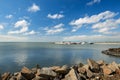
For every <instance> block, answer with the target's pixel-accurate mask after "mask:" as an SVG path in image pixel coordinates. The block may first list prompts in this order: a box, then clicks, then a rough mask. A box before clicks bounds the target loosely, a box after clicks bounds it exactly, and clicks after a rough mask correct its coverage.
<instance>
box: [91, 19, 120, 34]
mask: <svg viewBox="0 0 120 80" xmlns="http://www.w3.org/2000/svg"><path fill="white" fill-rule="evenodd" d="M119 25H120V19H117V20H115V19H108V20H106V21H104V22H98V23H96V24H94V25H93V26H92V28H93V29H94V31H96V32H99V33H103V34H110V33H113V32H112V31H111V30H114V29H116V28H118V27H119Z"/></svg>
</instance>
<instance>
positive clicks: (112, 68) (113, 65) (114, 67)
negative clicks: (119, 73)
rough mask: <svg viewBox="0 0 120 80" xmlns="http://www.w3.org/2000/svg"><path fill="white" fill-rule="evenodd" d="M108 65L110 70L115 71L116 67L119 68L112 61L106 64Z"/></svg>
mask: <svg viewBox="0 0 120 80" xmlns="http://www.w3.org/2000/svg"><path fill="white" fill-rule="evenodd" d="M108 67H109V68H110V69H111V70H112V71H114V72H115V71H116V70H117V69H119V67H118V65H117V63H115V62H112V63H111V64H108Z"/></svg>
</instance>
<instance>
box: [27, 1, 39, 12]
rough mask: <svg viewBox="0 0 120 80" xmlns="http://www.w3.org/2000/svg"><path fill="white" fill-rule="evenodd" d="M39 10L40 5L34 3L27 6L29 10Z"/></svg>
mask: <svg viewBox="0 0 120 80" xmlns="http://www.w3.org/2000/svg"><path fill="white" fill-rule="evenodd" d="M39 10H40V7H39V6H38V5H36V4H35V3H34V4H33V5H32V6H31V7H29V8H28V11H29V12H37V11H39Z"/></svg>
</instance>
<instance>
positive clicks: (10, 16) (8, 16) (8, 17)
mask: <svg viewBox="0 0 120 80" xmlns="http://www.w3.org/2000/svg"><path fill="white" fill-rule="evenodd" d="M12 17H13V15H11V14H9V15H6V16H5V18H7V19H11V18H12Z"/></svg>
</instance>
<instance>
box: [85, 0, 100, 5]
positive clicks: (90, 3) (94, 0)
mask: <svg viewBox="0 0 120 80" xmlns="http://www.w3.org/2000/svg"><path fill="white" fill-rule="evenodd" d="M100 2H101V0H92V1H90V2H88V3H87V4H86V5H88V6H90V5H93V4H96V3H100Z"/></svg>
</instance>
